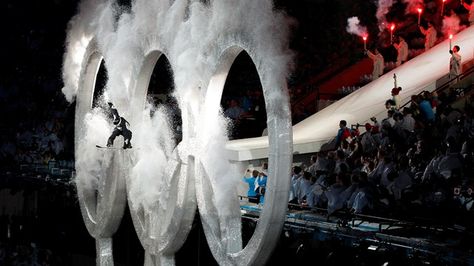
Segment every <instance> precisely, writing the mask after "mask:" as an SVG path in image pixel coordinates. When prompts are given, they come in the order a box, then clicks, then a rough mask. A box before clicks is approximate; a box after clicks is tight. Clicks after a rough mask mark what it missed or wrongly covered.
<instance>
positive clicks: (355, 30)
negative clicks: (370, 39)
mask: <svg viewBox="0 0 474 266" xmlns="http://www.w3.org/2000/svg"><path fill="white" fill-rule="evenodd" d="M346 30H347V32H348V33H350V34H355V35H358V36H360V37H363V36H366V35H367V27H364V26H361V25H360V21H359V18H358V17H351V18H348V19H347V27H346Z"/></svg>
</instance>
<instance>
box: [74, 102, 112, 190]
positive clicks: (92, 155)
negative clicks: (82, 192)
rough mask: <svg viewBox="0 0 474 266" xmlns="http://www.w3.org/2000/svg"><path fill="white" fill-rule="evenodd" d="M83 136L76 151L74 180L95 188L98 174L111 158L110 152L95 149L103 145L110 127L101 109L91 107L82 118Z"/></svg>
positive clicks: (103, 169) (101, 172) (105, 167)
mask: <svg viewBox="0 0 474 266" xmlns="http://www.w3.org/2000/svg"><path fill="white" fill-rule="evenodd" d="M84 128H85V132H84V135H83V136H84V137H83V138H82V139H81V140H80V142H79V145H78V147H77V149H78V150H77V152H76V172H77V176H76V180H75V181H76V182H80V183H81V185H83V186H84V187H86V188H92V189H97V184H98V183H97V182H98V178H99V176H101V175H103V173H104V171H105V170H106V169H107V167H108V165H109V164H110V160H111V158H112V156H111V153H109V152H106V151H105V150H101V149H97V148H96V145H101V146H105V145H106V143H107V138H108V137H109V135H110V134H111V132H112V127H111V126H110V123H109V121H107V118H106V116H105V114H104V113H103V112H102V110H101V109H98V108H97V109H93V110H92V111H91V112H89V113H87V114H86V116H85V119H84Z"/></svg>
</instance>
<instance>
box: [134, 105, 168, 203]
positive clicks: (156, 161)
mask: <svg viewBox="0 0 474 266" xmlns="http://www.w3.org/2000/svg"><path fill="white" fill-rule="evenodd" d="M152 109H153V107H152V106H150V105H148V106H147V108H146V109H145V110H144V111H143V114H142V118H143V122H142V123H141V124H140V125H138V127H136V128H135V132H136V134H135V135H134V141H133V145H134V146H135V147H136V148H135V149H136V151H135V156H136V160H137V161H136V162H135V165H134V166H133V168H132V171H131V172H132V177H133V178H131V179H130V198H131V199H132V201H131V202H132V204H133V205H134V206H133V208H134V209H139V206H140V205H141V206H143V207H144V208H145V210H151V209H152V207H153V206H154V205H156V204H157V203H158V202H160V196H161V195H168V193H169V188H170V187H169V184H167V183H166V182H167V178H166V170H167V164H168V160H169V159H170V157H171V153H172V152H173V149H174V146H175V143H174V137H173V131H172V130H171V127H170V124H169V121H168V119H169V118H168V117H169V115H168V113H167V111H166V110H165V108H164V107H163V106H161V107H159V108H158V109H157V110H156V111H155V112H154V114H153V116H150V111H151V110H152ZM164 200H166V198H164V199H161V203H162V204H164V202H163V201H164Z"/></svg>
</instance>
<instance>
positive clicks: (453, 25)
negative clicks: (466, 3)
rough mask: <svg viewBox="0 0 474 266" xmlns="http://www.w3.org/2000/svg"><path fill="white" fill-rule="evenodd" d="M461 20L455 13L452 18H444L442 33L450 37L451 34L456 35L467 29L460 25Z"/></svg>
mask: <svg viewBox="0 0 474 266" xmlns="http://www.w3.org/2000/svg"><path fill="white" fill-rule="evenodd" d="M460 23H461V19H460V18H459V17H458V15H456V14H455V13H454V12H452V13H451V15H450V16H445V17H443V27H442V28H441V31H442V32H443V35H444V36H445V37H449V35H450V34H453V35H454V34H456V33H458V32H460V31H461V30H463V29H464V28H466V26H464V25H460Z"/></svg>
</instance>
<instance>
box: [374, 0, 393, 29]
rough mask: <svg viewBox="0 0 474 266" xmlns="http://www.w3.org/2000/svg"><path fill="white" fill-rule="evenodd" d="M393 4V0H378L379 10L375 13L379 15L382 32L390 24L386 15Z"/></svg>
mask: <svg viewBox="0 0 474 266" xmlns="http://www.w3.org/2000/svg"><path fill="white" fill-rule="evenodd" d="M392 5H393V0H378V2H377V12H376V13H375V16H376V17H377V21H378V25H379V30H380V32H382V31H384V30H385V29H386V28H387V25H388V24H387V18H386V15H387V13H388V12H389V11H390V8H391V7H392Z"/></svg>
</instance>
